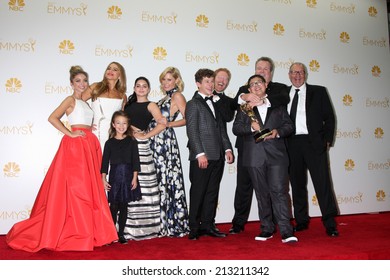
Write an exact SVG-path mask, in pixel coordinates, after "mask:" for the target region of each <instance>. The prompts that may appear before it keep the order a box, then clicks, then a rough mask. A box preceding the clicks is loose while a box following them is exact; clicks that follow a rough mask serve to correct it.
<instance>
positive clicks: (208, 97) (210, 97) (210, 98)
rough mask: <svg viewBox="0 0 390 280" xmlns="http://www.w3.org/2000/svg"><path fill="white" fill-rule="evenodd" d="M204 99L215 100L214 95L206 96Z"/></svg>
mask: <svg viewBox="0 0 390 280" xmlns="http://www.w3.org/2000/svg"><path fill="white" fill-rule="evenodd" d="M204 100H205V101H206V102H207V100H211V101H213V97H212V96H206V97H205V98H204Z"/></svg>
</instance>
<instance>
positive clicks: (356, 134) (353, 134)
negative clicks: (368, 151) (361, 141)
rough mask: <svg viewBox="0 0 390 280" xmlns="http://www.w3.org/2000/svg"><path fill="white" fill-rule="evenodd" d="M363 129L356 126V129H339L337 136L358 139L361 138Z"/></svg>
mask: <svg viewBox="0 0 390 280" xmlns="http://www.w3.org/2000/svg"><path fill="white" fill-rule="evenodd" d="M361 133H362V130H361V129H360V128H356V130H355V131H341V130H340V129H338V130H337V133H336V137H337V138H348V139H358V138H361V137H362V135H361Z"/></svg>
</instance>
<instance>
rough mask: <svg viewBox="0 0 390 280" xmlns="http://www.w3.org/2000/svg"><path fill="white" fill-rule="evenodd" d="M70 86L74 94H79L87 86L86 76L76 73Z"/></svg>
mask: <svg viewBox="0 0 390 280" xmlns="http://www.w3.org/2000/svg"><path fill="white" fill-rule="evenodd" d="M71 86H72V88H73V90H74V92H75V93H76V94H81V93H82V92H83V91H84V90H86V89H87V87H88V78H87V76H86V75H85V74H82V73H80V74H77V75H76V76H75V77H74V78H73V80H72V82H71Z"/></svg>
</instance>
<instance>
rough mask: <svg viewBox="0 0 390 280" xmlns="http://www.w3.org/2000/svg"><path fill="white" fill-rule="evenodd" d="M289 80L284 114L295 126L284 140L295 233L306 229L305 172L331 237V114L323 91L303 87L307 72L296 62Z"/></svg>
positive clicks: (333, 227) (334, 209)
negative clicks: (309, 179) (287, 100)
mask: <svg viewBox="0 0 390 280" xmlns="http://www.w3.org/2000/svg"><path fill="white" fill-rule="evenodd" d="M289 78H290V81H291V83H292V86H291V87H290V88H289V89H290V91H289V92H290V99H291V102H290V103H289V105H288V111H289V112H290V117H291V119H292V121H293V122H295V134H294V135H292V136H291V137H290V138H289V139H288V153H289V156H290V168H289V174H290V183H291V190H292V197H293V206H294V217H295V222H296V226H295V230H296V231H301V230H305V229H307V228H308V226H309V220H310V217H309V209H308V208H309V206H308V192H307V170H309V172H310V177H311V179H312V182H313V186H314V190H315V193H316V196H317V199H318V204H319V206H320V210H321V213H322V222H323V224H324V226H325V228H326V233H327V234H328V235H329V236H332V237H335V236H338V235H339V233H338V231H337V227H336V221H335V216H336V215H337V214H338V207H337V203H336V199H335V196H334V192H333V188H332V183H331V178H330V170H329V159H328V152H329V148H330V146H331V145H332V143H333V141H334V135H335V114H334V110H333V107H332V104H331V101H330V98H329V95H328V92H327V90H326V88H325V87H323V86H317V85H309V84H307V83H306V79H307V69H306V67H305V65H304V64H303V63H300V62H296V63H293V64H292V65H291V67H290V70H289ZM295 96H296V98H295ZM294 99H295V100H296V101H294Z"/></svg>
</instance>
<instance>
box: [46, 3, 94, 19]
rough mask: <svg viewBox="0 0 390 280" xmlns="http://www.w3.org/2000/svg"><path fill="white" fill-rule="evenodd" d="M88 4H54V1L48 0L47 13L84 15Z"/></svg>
mask: <svg viewBox="0 0 390 280" xmlns="http://www.w3.org/2000/svg"><path fill="white" fill-rule="evenodd" d="M87 8H88V6H87V5H85V4H83V3H81V4H80V7H64V6H56V5H55V3H52V2H49V4H48V6H47V13H48V14H60V15H67V16H86V15H87Z"/></svg>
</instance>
